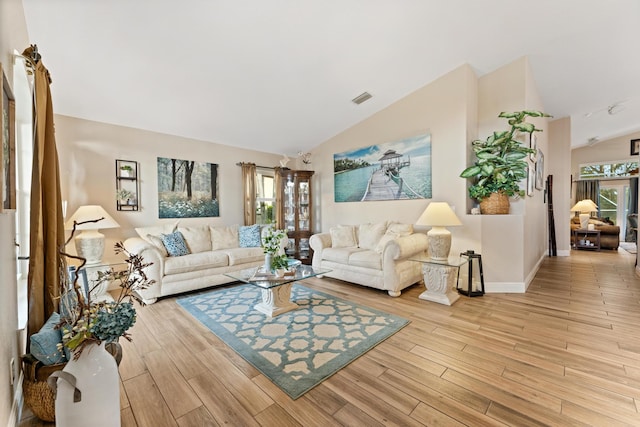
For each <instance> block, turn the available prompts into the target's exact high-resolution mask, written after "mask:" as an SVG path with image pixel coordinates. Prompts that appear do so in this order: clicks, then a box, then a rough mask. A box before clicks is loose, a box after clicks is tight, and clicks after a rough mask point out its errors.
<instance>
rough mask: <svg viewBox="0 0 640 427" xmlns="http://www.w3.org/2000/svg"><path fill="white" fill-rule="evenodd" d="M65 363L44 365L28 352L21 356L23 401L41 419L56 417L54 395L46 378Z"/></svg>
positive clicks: (51, 419)
mask: <svg viewBox="0 0 640 427" xmlns="http://www.w3.org/2000/svg"><path fill="white" fill-rule="evenodd" d="M65 365H66V363H57V364H55V365H48V366H46V365H43V364H42V363H41V362H39V361H38V360H37V359H36V358H34V357H33V356H31V355H30V354H26V355H24V356H22V368H23V371H24V382H23V383H22V393H23V395H24V403H25V404H26V405H27V406H28V407H29V409H31V412H33V415H35V416H36V417H38V418H40V419H41V420H42V421H48V422H53V421H55V419H56V413H55V409H56V396H55V393H54V392H53V390H52V389H51V388H50V387H49V384H47V378H49V375H51V374H52V373H53V372H55V371H60V370H62V369H63V368H64V367H65Z"/></svg>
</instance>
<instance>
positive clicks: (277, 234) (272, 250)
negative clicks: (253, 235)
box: [262, 227, 287, 255]
mask: <svg viewBox="0 0 640 427" xmlns="http://www.w3.org/2000/svg"><path fill="white" fill-rule="evenodd" d="M286 236H287V234H286V233H285V232H284V230H278V229H276V228H274V227H269V228H268V230H267V232H266V234H265V236H264V238H263V239H262V249H263V251H264V253H265V254H271V255H275V254H277V253H278V251H279V250H280V243H281V242H282V239H284V238H285V237H286Z"/></svg>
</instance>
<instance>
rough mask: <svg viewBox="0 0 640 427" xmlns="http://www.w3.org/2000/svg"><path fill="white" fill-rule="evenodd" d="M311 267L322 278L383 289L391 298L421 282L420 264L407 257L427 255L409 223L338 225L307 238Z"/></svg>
mask: <svg viewBox="0 0 640 427" xmlns="http://www.w3.org/2000/svg"><path fill="white" fill-rule="evenodd" d="M309 245H310V246H311V248H312V249H313V261H312V263H313V267H314V268H315V267H322V268H329V269H331V272H330V273H326V274H325V276H328V277H333V278H336V279H340V280H344V281H347V282H353V283H357V284H359V285H363V286H369V287H372V288H376V289H383V290H385V291H387V292H388V293H389V295H391V296H392V297H397V296H400V293H401V291H402V290H403V289H404V288H406V287H408V286H411V285H413V284H414V283H417V282H420V281H421V280H422V277H423V276H422V265H421V264H420V263H419V262H415V261H411V260H410V258H412V257H415V256H418V255H420V254H424V255H426V252H427V248H428V244H427V236H426V235H425V234H422V233H416V232H414V231H413V226H412V225H411V224H400V223H394V222H391V223H386V222H383V223H377V224H361V225H338V226H335V227H331V229H330V232H329V233H320V234H314V235H313V236H311V239H309Z"/></svg>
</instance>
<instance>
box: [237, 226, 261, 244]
mask: <svg viewBox="0 0 640 427" xmlns="http://www.w3.org/2000/svg"><path fill="white" fill-rule="evenodd" d="M238 240H239V241H240V247H241V248H257V247H260V246H262V239H261V237H260V224H255V225H243V226H242V227H240V229H239V230H238Z"/></svg>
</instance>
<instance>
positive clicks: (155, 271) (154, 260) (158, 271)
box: [123, 237, 164, 300]
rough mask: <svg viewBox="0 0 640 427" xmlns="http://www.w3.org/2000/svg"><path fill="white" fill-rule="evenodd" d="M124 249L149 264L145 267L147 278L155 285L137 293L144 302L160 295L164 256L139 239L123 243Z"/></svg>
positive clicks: (132, 238)
mask: <svg viewBox="0 0 640 427" xmlns="http://www.w3.org/2000/svg"><path fill="white" fill-rule="evenodd" d="M123 244H124V248H125V249H126V250H127V251H129V252H130V253H132V254H137V255H140V256H141V257H142V260H143V261H144V262H145V263H151V265H150V266H148V267H145V269H144V273H145V274H146V275H147V278H149V279H150V280H153V281H154V282H155V283H154V284H152V285H151V286H149V287H148V288H147V289H143V290H141V291H140V292H139V293H140V295H141V296H142V297H143V298H144V299H145V300H151V299H154V298H157V297H159V296H160V295H161V292H160V289H161V286H162V276H163V272H164V256H163V255H162V253H161V252H160V250H159V249H158V248H156V247H155V246H153V245H152V244H151V243H149V242H147V241H146V240H144V239H142V238H140V237H130V238H128V239H127V240H125V241H124V243H123Z"/></svg>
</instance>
